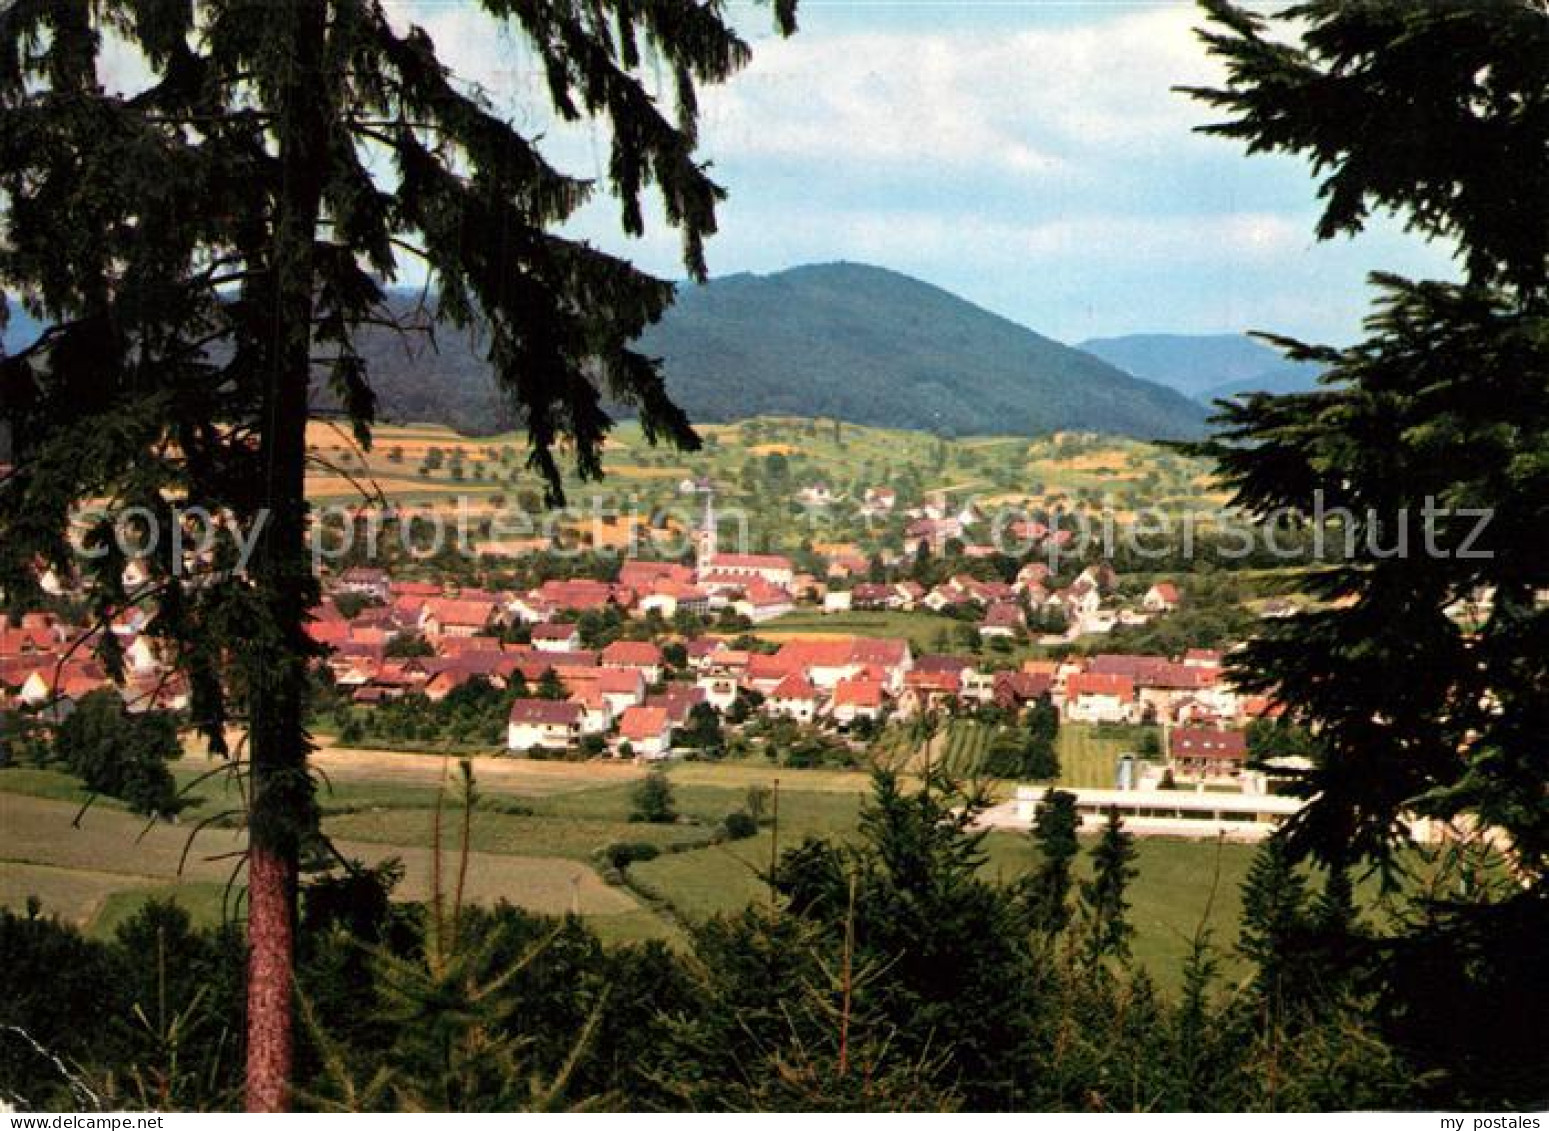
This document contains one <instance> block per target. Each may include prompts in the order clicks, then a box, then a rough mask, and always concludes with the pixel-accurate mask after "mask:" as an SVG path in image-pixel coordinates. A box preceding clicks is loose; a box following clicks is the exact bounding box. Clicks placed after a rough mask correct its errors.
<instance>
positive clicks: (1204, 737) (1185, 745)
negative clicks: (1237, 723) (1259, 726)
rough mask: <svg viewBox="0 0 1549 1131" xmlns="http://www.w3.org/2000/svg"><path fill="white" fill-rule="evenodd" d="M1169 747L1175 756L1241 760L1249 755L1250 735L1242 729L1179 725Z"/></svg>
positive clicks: (1169, 741) (1170, 739) (1171, 737)
mask: <svg viewBox="0 0 1549 1131" xmlns="http://www.w3.org/2000/svg"><path fill="white" fill-rule="evenodd" d="M1168 748H1169V749H1168V752H1169V753H1170V754H1171V755H1172V756H1173V757H1174V758H1201V759H1211V760H1222V761H1229V762H1241V761H1244V760H1246V759H1247V757H1248V736H1247V734H1245V733H1244V732H1243V731H1240V730H1220V729H1218V728H1214V727H1179V728H1178V729H1177V730H1175V731H1173V732H1172V735H1171V736H1170V738H1169V740H1168Z"/></svg>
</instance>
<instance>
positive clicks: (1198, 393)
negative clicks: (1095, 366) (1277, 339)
mask: <svg viewBox="0 0 1549 1131" xmlns="http://www.w3.org/2000/svg"><path fill="white" fill-rule="evenodd" d="M1076 348H1078V349H1081V350H1085V351H1086V352H1087V353H1090V354H1093V355H1094V356H1096V357H1100V358H1102V359H1103V360H1104V361H1106V362H1108V363H1109V364H1110V365H1114V366H1116V367H1117V368H1119V369H1122V370H1124V372H1126V373H1129V374H1131V375H1132V376H1135V377H1140V378H1142V379H1145V380H1150V381H1155V382H1157V383H1159V384H1163V385H1166V386H1167V387H1169V388H1172V389H1176V390H1177V391H1178V392H1180V393H1183V394H1184V395H1185V396H1188V397H1192V398H1194V399H1195V400H1197V401H1199V402H1201V403H1203V404H1209V403H1211V402H1212V401H1215V400H1218V399H1223V398H1227V397H1233V396H1237V395H1239V394H1242V393H1249V392H1266V393H1295V392H1305V391H1307V390H1308V389H1311V388H1313V387H1315V386H1316V384H1317V379H1318V374H1319V372H1320V371H1319V368H1318V367H1317V366H1316V365H1311V364H1308V363H1306V362H1297V361H1287V360H1286V359H1285V358H1284V357H1283V356H1282V355H1281V354H1280V353H1278V352H1277V351H1276V350H1274V349H1272V348H1271V347H1269V346H1267V345H1265V344H1264V343H1263V342H1260V341H1259V340H1258V339H1256V338H1252V337H1250V336H1248V335H1247V334H1124V335H1120V336H1117V337H1111V338H1088V339H1087V340H1086V341H1083V342H1079V343H1077V347H1076Z"/></svg>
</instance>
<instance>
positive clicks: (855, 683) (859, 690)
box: [834, 679, 882, 707]
mask: <svg viewBox="0 0 1549 1131" xmlns="http://www.w3.org/2000/svg"><path fill="white" fill-rule="evenodd" d="M834 706H835V707H880V706H882V685H881V684H880V683H877V682H875V681H874V680H869V679H844V680H840V681H839V684H838V686H837V687H835V688H834Z"/></svg>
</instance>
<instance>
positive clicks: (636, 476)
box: [308, 417, 1217, 550]
mask: <svg viewBox="0 0 1549 1131" xmlns="http://www.w3.org/2000/svg"><path fill="white" fill-rule="evenodd" d="M699 433H700V435H701V437H702V438H703V440H704V447H703V449H702V450H701V451H698V452H677V451H673V450H670V449H664V448H654V447H652V446H651V445H650V444H649V443H648V442H647V441H646V440H645V438H644V436H643V434H642V433H641V431H640V429H639V427H638V426H636V425H635V424H633V423H631V422H625V423H623V424H621V425H620V426H619V427H618V428H617V429H616V431H615V432H614V433H613V435H612V436H611V437H610V438H609V440H608V442H607V445H606V449H605V452H604V459H603V465H604V470H605V472H606V477H605V479H604V480H603V481H602V482H601V483H596V484H582V483H580V482H579V481H570V482H567V484H566V486H567V491H568V493H569V495H570V497H571V499H572V501H576V500H581V501H582V502H583V503H584V504H585V508H586V509H588V510H589V509H590V505H591V500H593V499H594V498H599V499H601V500H602V501H603V505H604V507H607V508H616V509H618V510H621V511H626V512H627V511H631V510H633V511H636V512H637V513H639V514H641V515H650V514H651V513H652V512H655V511H661V512H663V513H665V514H666V515H667V516H668V519H669V526H668V528H667V530H668V532H669V533H670V531H671V530H672V529H678V528H681V526H682V525H683V524H684V523H686V522H688V521H691V520H692V519H693V517H694V516H695V515H696V514H697V513H698V511H699V509H700V506H701V501H700V500H699V499H698V498H697V497H696V496H692V495H684V494H682V493H680V489H679V488H680V484H681V483H682V481H683V480H685V479H691V478H695V479H697V478H700V477H705V478H708V479H710V480H711V481H712V482H713V483H714V484H715V487H716V491H717V495H718V502H719V504H720V505H721V507H722V508H723V511H724V510H725V509H727V508H731V507H736V508H738V509H740V510H741V511H742V512H743V513H744V514H746V515H748V516H749V527H750V529H749V534H750V536H751V537H752V538H753V540H754V541H755V543H757V544H759V545H760V547H762V546H763V545H767V546H768V547H769V548H770V549H783V550H791V549H794V548H795V547H796V545H797V544H798V543H799V542H800V541H802V540H803V539H804V538H805V539H807V540H809V541H812V542H824V541H836V540H837V541H845V542H852V543H854V544H856V545H858V546H859V547H860V548H862V549H865V550H870V549H873V548H875V541H874V538H873V535H874V534H875V533H876V531H875V530H872V529H870V528H869V527H868V525H867V524H866V523H863V522H858V521H857V520H856V519H855V517H854V507H855V501H856V500H857V499H858V498H859V497H860V496H861V494H862V493H863V492H864V490H865V489H866V487H868V486H883V485H897V484H898V483H900V482H905V481H907V482H909V483H911V484H913V485H916V486H917V487H918V489H919V490H920V491H923V492H931V491H941V492H946V493H947V494H948V495H949V496H951V497H952V498H953V499H954V500H956V501H959V502H966V501H968V500H970V499H977V500H978V501H979V502H981V503H982V504H985V505H995V506H1000V505H1005V506H1017V505H1023V504H1026V505H1039V506H1052V505H1055V504H1063V505H1066V506H1075V505H1080V506H1097V505H1106V506H1109V507H1111V508H1113V510H1114V511H1115V512H1116V513H1118V514H1125V513H1129V512H1131V511H1132V510H1133V509H1134V508H1135V507H1137V506H1141V505H1150V504H1153V503H1161V504H1163V505H1167V506H1175V507H1178V508H1184V507H1200V508H1202V507H1205V506H1207V505H1210V504H1211V503H1213V502H1214V501H1217V498H1216V496H1214V495H1212V494H1211V488H1210V485H1209V481H1208V478H1207V477H1206V475H1205V467H1204V465H1203V464H1201V463H1199V462H1197V461H1192V460H1189V459H1187V458H1185V457H1183V456H1180V455H1177V454H1176V453H1172V452H1167V451H1164V450H1163V449H1161V448H1158V447H1156V446H1154V445H1150V444H1145V443H1142V442H1139V441H1134V440H1128V439H1122V438H1117V437H1107V436H1096V435H1087V434H1079V435H1078V434H1058V435H1055V436H1050V437H1045V438H1037V439H1029V438H1022V437H1009V436H991V437H974V438H968V439H963V440H943V439H938V438H936V437H933V436H930V435H928V434H926V433H923V432H908V431H900V430H893V429H882V428H864V427H860V426H856V425H851V424H844V425H838V426H836V425H835V424H834V422H833V421H827V420H807V419H794V418H783V417H781V418H758V419H755V420H747V421H739V422H736V423H732V424H706V425H701V426H700V427H699ZM308 443H309V446H310V449H311V454H312V457H313V467H312V469H311V472H310V478H309V483H310V492H311V495H312V498H313V500H314V501H315V502H318V503H324V504H338V505H353V504H357V503H360V502H362V501H364V500H365V499H367V498H368V497H378V498H385V499H386V500H388V501H390V502H392V503H393V504H395V505H397V506H399V507H400V508H403V509H404V511H405V512H406V513H412V514H419V515H439V516H441V517H443V518H450V517H452V516H453V515H455V514H456V513H457V508H458V503H457V502H456V500H458V499H462V500H464V501H465V505H466V508H467V513H469V514H470V515H471V516H472V517H473V519H474V520H475V521H476V520H477V519H478V518H480V517H488V516H489V515H491V514H494V513H496V512H497V511H509V509H510V508H511V507H513V506H514V505H517V504H520V505H521V506H522V507H523V509H524V510H525V511H527V512H529V513H531V512H534V511H535V510H536V499H537V496H538V494H539V493H540V492H541V484H540V483H539V481H538V479H537V477H536V476H535V475H534V474H533V473H532V472H530V471H528V470H526V468H525V466H524V464H525V460H526V456H527V448H526V441H525V439H524V438H523V437H520V436H518V435H515V434H506V435H500V436H487V437H467V436H461V435H458V434H457V433H455V432H452V431H451V430H449V429H446V428H440V427H436V426H432V425H411V426H398V427H395V426H383V427H381V428H379V429H377V431H376V434H375V440H374V443H373V446H372V449H371V450H370V451H369V452H363V451H361V450H359V449H358V448H357V447H356V445H355V443H354V441H353V439H352V438H351V437H350V436H349V434H348V432H347V430H345V429H341V428H337V427H335V426H333V425H330V424H327V423H314V424H313V425H312V426H311V428H310V430H309V433H308ZM771 460H778V461H780V462H781V464H782V466H781V468H780V469H778V471H777V470H776V469H775V468H773V467H772V466H771V464H770V461H771ZM817 483H823V484H826V485H827V486H828V487H829V489H830V490H831V491H832V492H833V493H834V494H835V495H836V496H837V497H838V498H839V500H840V501H839V502H838V503H836V504H835V505H834V506H833V507H832V508H830V509H829V510H826V511H825V510H821V509H814V510H811V511H809V512H805V513H803V514H802V515H801V516H800V519H799V521H798V520H796V519H795V518H793V514H792V512H791V509H790V506H791V500H792V499H793V498H794V495H795V493H796V491H797V490H799V489H800V488H802V487H804V486H811V485H814V484H817ZM564 525H565V527H566V528H567V529H571V530H573V531H575V532H576V533H577V534H579V535H580V536H582V537H583V538H586V537H590V536H591V528H592V523H591V522H590V521H589V520H588V521H585V522H578V521H572V522H569V523H567V524H564ZM626 534H627V527H625V526H622V525H621V526H620V528H619V530H618V531H617V532H615V533H613V534H605V535H604V536H603V540H604V541H613V540H620V541H621V540H622V539H623V538H624V537H625V536H626ZM641 537H642V538H645V537H648V535H645V534H642V535H641Z"/></svg>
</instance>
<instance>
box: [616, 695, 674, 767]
mask: <svg viewBox="0 0 1549 1131" xmlns="http://www.w3.org/2000/svg"><path fill="white" fill-rule="evenodd" d="M618 737H619V745H620V746H622V745H623V744H624V743H626V742H627V743H629V747H630V749H631V750H632V751H633V752H634V755H635V757H636V758H647V759H657V758H665V757H666V756H667V755H668V754H669V753H670V752H671V748H672V723H671V720H670V719H669V718H668V714H667V708H665V707H631V708H629V710H627V711H625V712H624V715H623V717H622V718H620V719H619V736H618Z"/></svg>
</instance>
